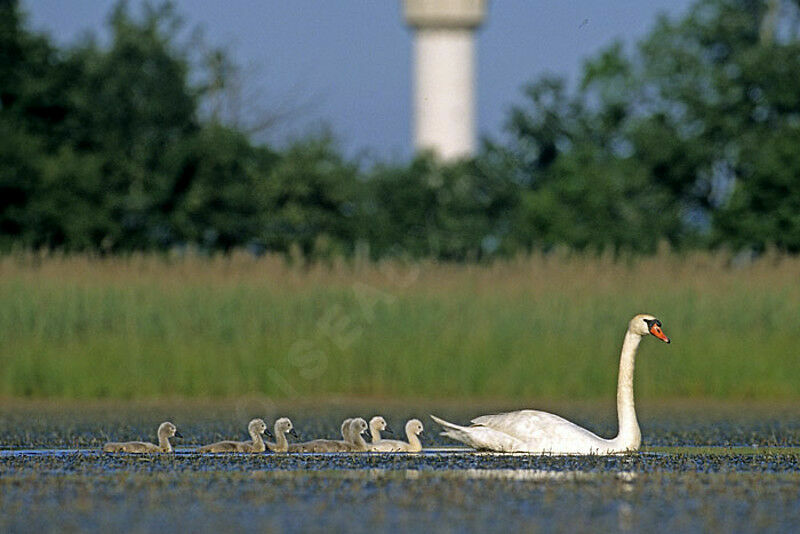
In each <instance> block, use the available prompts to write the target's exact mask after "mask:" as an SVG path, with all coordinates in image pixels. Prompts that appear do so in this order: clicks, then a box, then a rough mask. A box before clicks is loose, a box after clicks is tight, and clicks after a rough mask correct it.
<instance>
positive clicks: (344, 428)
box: [339, 417, 353, 439]
mask: <svg viewBox="0 0 800 534" xmlns="http://www.w3.org/2000/svg"><path fill="white" fill-rule="evenodd" d="M352 420H353V418H352V417H350V418H347V419H345V420H344V421H342V426H341V428H340V429H339V430H341V432H342V437H343V438H344V439H347V436H348V435H349V432H350V422H351V421H352Z"/></svg>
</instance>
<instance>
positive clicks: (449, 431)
mask: <svg viewBox="0 0 800 534" xmlns="http://www.w3.org/2000/svg"><path fill="white" fill-rule="evenodd" d="M431 419H433V420H434V421H436V422H437V423H439V425H441V427H442V428H444V430H445V431H444V432H442V436H447V437H448V438H452V439H454V440H456V441H460V442H461V443H464V444H466V445H469V446H470V447H472V448H473V449H476V448H479V445H478V444H476V443H475V442H474V440H473V439H472V435H471V434H470V431H469V429H468V428H466V427H463V426H459V425H456V424H454V423H450V422H448V421H445V420H444V419H441V418H439V417H436V416H435V415H433V414H431Z"/></svg>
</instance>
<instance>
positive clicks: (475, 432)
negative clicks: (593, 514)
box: [431, 314, 669, 455]
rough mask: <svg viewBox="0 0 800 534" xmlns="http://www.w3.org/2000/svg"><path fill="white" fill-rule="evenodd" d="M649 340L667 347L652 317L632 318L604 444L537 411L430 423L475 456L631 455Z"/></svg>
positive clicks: (637, 436) (638, 436) (636, 441)
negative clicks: (638, 362) (614, 427)
mask: <svg viewBox="0 0 800 534" xmlns="http://www.w3.org/2000/svg"><path fill="white" fill-rule="evenodd" d="M648 334H652V335H654V336H655V337H657V338H658V339H660V340H661V341H664V342H666V343H669V338H668V337H667V336H666V335H665V334H664V332H663V331H662V330H661V321H659V320H658V319H656V318H655V317H653V316H652V315H644V314H643V315H637V316H636V317H634V318H633V319H631V322H630V323H629V324H628V331H627V332H625V340H624V341H623V343H622V354H621V356H620V361H619V381H618V382H617V418H618V420H619V433H618V434H617V437H615V438H613V439H603V438H601V437H599V436H597V435H595V434H593V433H592V432H589V431H588V430H586V429H585V428H581V427H579V426H578V425H576V424H575V423H571V422H569V421H567V420H566V419H563V418H561V417H559V416H557V415H553V414H551V413H546V412H540V411H537V410H520V411H518V412H509V413H502V414H497V415H484V416H482V417H477V418H475V419H473V420H472V425H470V426H468V427H463V426H459V425H454V424H453V423H448V422H447V421H444V420H442V419H440V418H438V417H436V416H433V415H432V416H431V417H433V420H434V421H436V422H437V423H439V424H440V425H442V427H444V429H445V432H442V435H445V436H448V437H451V438H453V439H456V440H458V441H461V442H463V443H466V444H467V445H469V446H470V447H473V448H475V449H479V450H489V451H497V452H528V453H536V454H601V455H602V454H615V453H620V452H626V451H635V450H637V449H638V448H639V445H640V444H641V442H642V434H641V432H640V431H639V423H638V421H637V420H636V410H635V409H634V406H633V364H634V359H635V357H636V349H637V348H638V347H639V342H640V341H641V340H642V337H644V336H646V335H648Z"/></svg>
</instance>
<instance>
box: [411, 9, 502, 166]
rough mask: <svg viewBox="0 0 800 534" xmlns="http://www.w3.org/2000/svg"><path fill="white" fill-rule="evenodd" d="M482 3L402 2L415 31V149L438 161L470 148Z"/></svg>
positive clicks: (473, 120) (450, 157)
mask: <svg viewBox="0 0 800 534" xmlns="http://www.w3.org/2000/svg"><path fill="white" fill-rule="evenodd" d="M486 4H487V0H403V6H404V12H405V18H406V22H407V23H408V25H409V26H411V27H412V28H413V29H414V145H415V147H416V148H417V150H426V149H430V150H433V151H434V152H435V153H436V154H438V155H439V157H441V158H443V159H455V158H459V157H462V156H468V155H470V154H472V153H473V151H474V149H475V30H476V29H477V28H478V26H480V25H481V23H482V22H483V19H484V17H485V15H486Z"/></svg>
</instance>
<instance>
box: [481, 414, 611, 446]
mask: <svg viewBox="0 0 800 534" xmlns="http://www.w3.org/2000/svg"><path fill="white" fill-rule="evenodd" d="M476 427H484V428H487V429H491V430H493V431H496V432H502V433H503V434H506V435H507V436H509V437H511V438H513V440H512V441H515V442H519V443H516V444H515V445H513V448H514V449H517V450H519V449H518V447H520V446H521V447H522V450H524V451H526V452H553V453H581V452H585V451H591V450H598V449H601V448H604V447H606V446H607V445H608V443H607V441H608V440H605V439H603V438H601V437H599V436H597V435H596V434H594V433H592V432H590V431H589V430H586V429H585V428H582V427H580V426H578V425H576V424H575V423H573V422H572V421H567V420H566V419H564V418H563V417H560V416H558V415H555V414H552V413H547V412H541V411H539V410H519V411H516V412H507V413H501V414H494V415H483V416H481V417H476V418H475V419H473V420H472V426H471V427H468V428H476Z"/></svg>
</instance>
